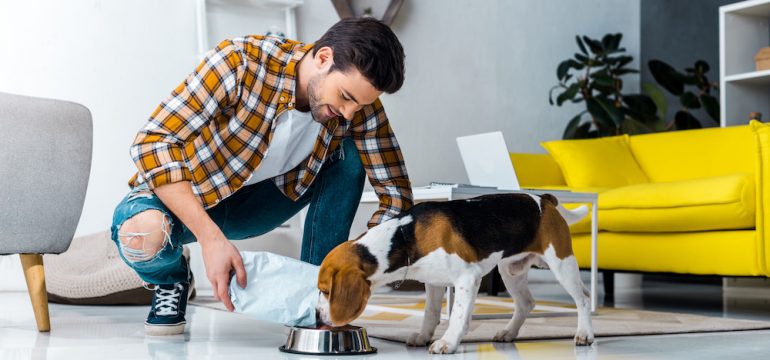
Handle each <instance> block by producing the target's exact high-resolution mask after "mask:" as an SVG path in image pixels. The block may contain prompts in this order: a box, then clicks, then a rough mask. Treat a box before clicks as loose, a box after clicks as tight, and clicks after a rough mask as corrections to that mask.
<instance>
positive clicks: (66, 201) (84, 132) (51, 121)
mask: <svg viewBox="0 0 770 360" xmlns="http://www.w3.org/2000/svg"><path fill="white" fill-rule="evenodd" d="M0 129H2V132H1V133H2V135H0V254H2V255H7V254H19V255H20V257H21V264H22V267H23V269H24V276H25V278H26V280H27V288H28V290H29V296H30V300H31V301H32V308H33V310H34V312H35V320H36V321H37V328H38V330H39V331H49V330H50V329H51V324H50V318H49V316H48V295H47V293H46V288H45V272H44V269H43V257H42V256H41V254H59V253H62V252H64V251H66V250H67V248H68V247H69V246H70V242H71V241H72V237H73V236H74V234H75V228H76V227H77V224H78V221H79V220H80V213H81V211H82V210H83V201H84V199H85V194H86V188H87V186H88V176H89V173H90V171H91V147H92V144H93V125H92V123H91V113H90V112H89V111H88V109H87V108H85V107H84V106H82V105H79V104H75V103H71V102H66V101H59V100H49V99H40V98H33V97H27V96H18V95H11V94H5V93H0Z"/></svg>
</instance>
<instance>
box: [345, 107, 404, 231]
mask: <svg viewBox="0 0 770 360" xmlns="http://www.w3.org/2000/svg"><path fill="white" fill-rule="evenodd" d="M350 133H351V135H352V137H353V140H354V141H355V143H356V147H357V148H358V152H359V154H361V161H362V162H363V164H364V169H365V170H366V174H367V176H368V177H369V181H370V182H371V183H372V187H374V191H375V192H376V193H377V197H378V198H379V200H380V207H379V208H378V209H377V211H375V212H374V214H373V215H372V218H371V219H370V220H369V222H368V223H367V226H368V227H370V228H371V227H372V226H375V225H377V224H379V223H381V222H383V221H385V220H388V219H390V218H393V217H395V216H397V215H398V214H399V213H401V212H402V211H405V210H408V209H409V208H411V207H412V205H413V202H412V185H411V183H410V182H409V176H408V175H407V173H406V165H405V164H404V158H403V156H402V155H401V148H400V147H399V145H398V141H396V136H395V135H394V134H393V130H392V129H391V128H390V123H389V122H388V118H387V116H386V115H385V109H384V108H383V107H382V103H381V102H380V100H379V99H377V100H376V101H375V102H374V103H373V104H371V105H369V106H365V107H364V108H363V109H361V111H359V112H358V113H357V114H356V116H355V118H354V119H353V121H352V124H351V127H350Z"/></svg>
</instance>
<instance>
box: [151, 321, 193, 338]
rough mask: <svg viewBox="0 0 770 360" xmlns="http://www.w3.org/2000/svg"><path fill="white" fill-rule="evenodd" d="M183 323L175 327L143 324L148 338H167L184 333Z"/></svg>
mask: <svg viewBox="0 0 770 360" xmlns="http://www.w3.org/2000/svg"><path fill="white" fill-rule="evenodd" d="M184 325H185V323H184V322H183V323H181V324H175V325H150V324H147V323H145V324H144V331H145V334H147V335H150V336H169V335H179V334H181V333H184Z"/></svg>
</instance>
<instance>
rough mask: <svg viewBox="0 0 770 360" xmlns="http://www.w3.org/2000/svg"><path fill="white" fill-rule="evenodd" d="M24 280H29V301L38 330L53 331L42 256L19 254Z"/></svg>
mask: <svg viewBox="0 0 770 360" xmlns="http://www.w3.org/2000/svg"><path fill="white" fill-rule="evenodd" d="M19 257H20V258H21V266H22V268H23V269H24V278H25V279H26V280H27V290H28V291H29V299H30V301H31V302H32V310H33V311H34V312H35V321H37V330H38V331H40V332H47V331H51V318H50V317H49V316H48V293H47V292H46V289H45V270H44V268H43V256H42V255H40V254H19Z"/></svg>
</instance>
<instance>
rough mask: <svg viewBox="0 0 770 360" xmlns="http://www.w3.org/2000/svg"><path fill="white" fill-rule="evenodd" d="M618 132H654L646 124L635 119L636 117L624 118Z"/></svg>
mask: <svg viewBox="0 0 770 360" xmlns="http://www.w3.org/2000/svg"><path fill="white" fill-rule="evenodd" d="M620 132H621V133H623V134H631V135H633V134H649V133H652V132H655V131H654V130H653V129H651V128H650V127H649V126H647V125H646V124H644V123H642V122H639V121H637V120H636V119H632V118H626V121H624V122H623V125H622V126H621V127H620Z"/></svg>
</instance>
